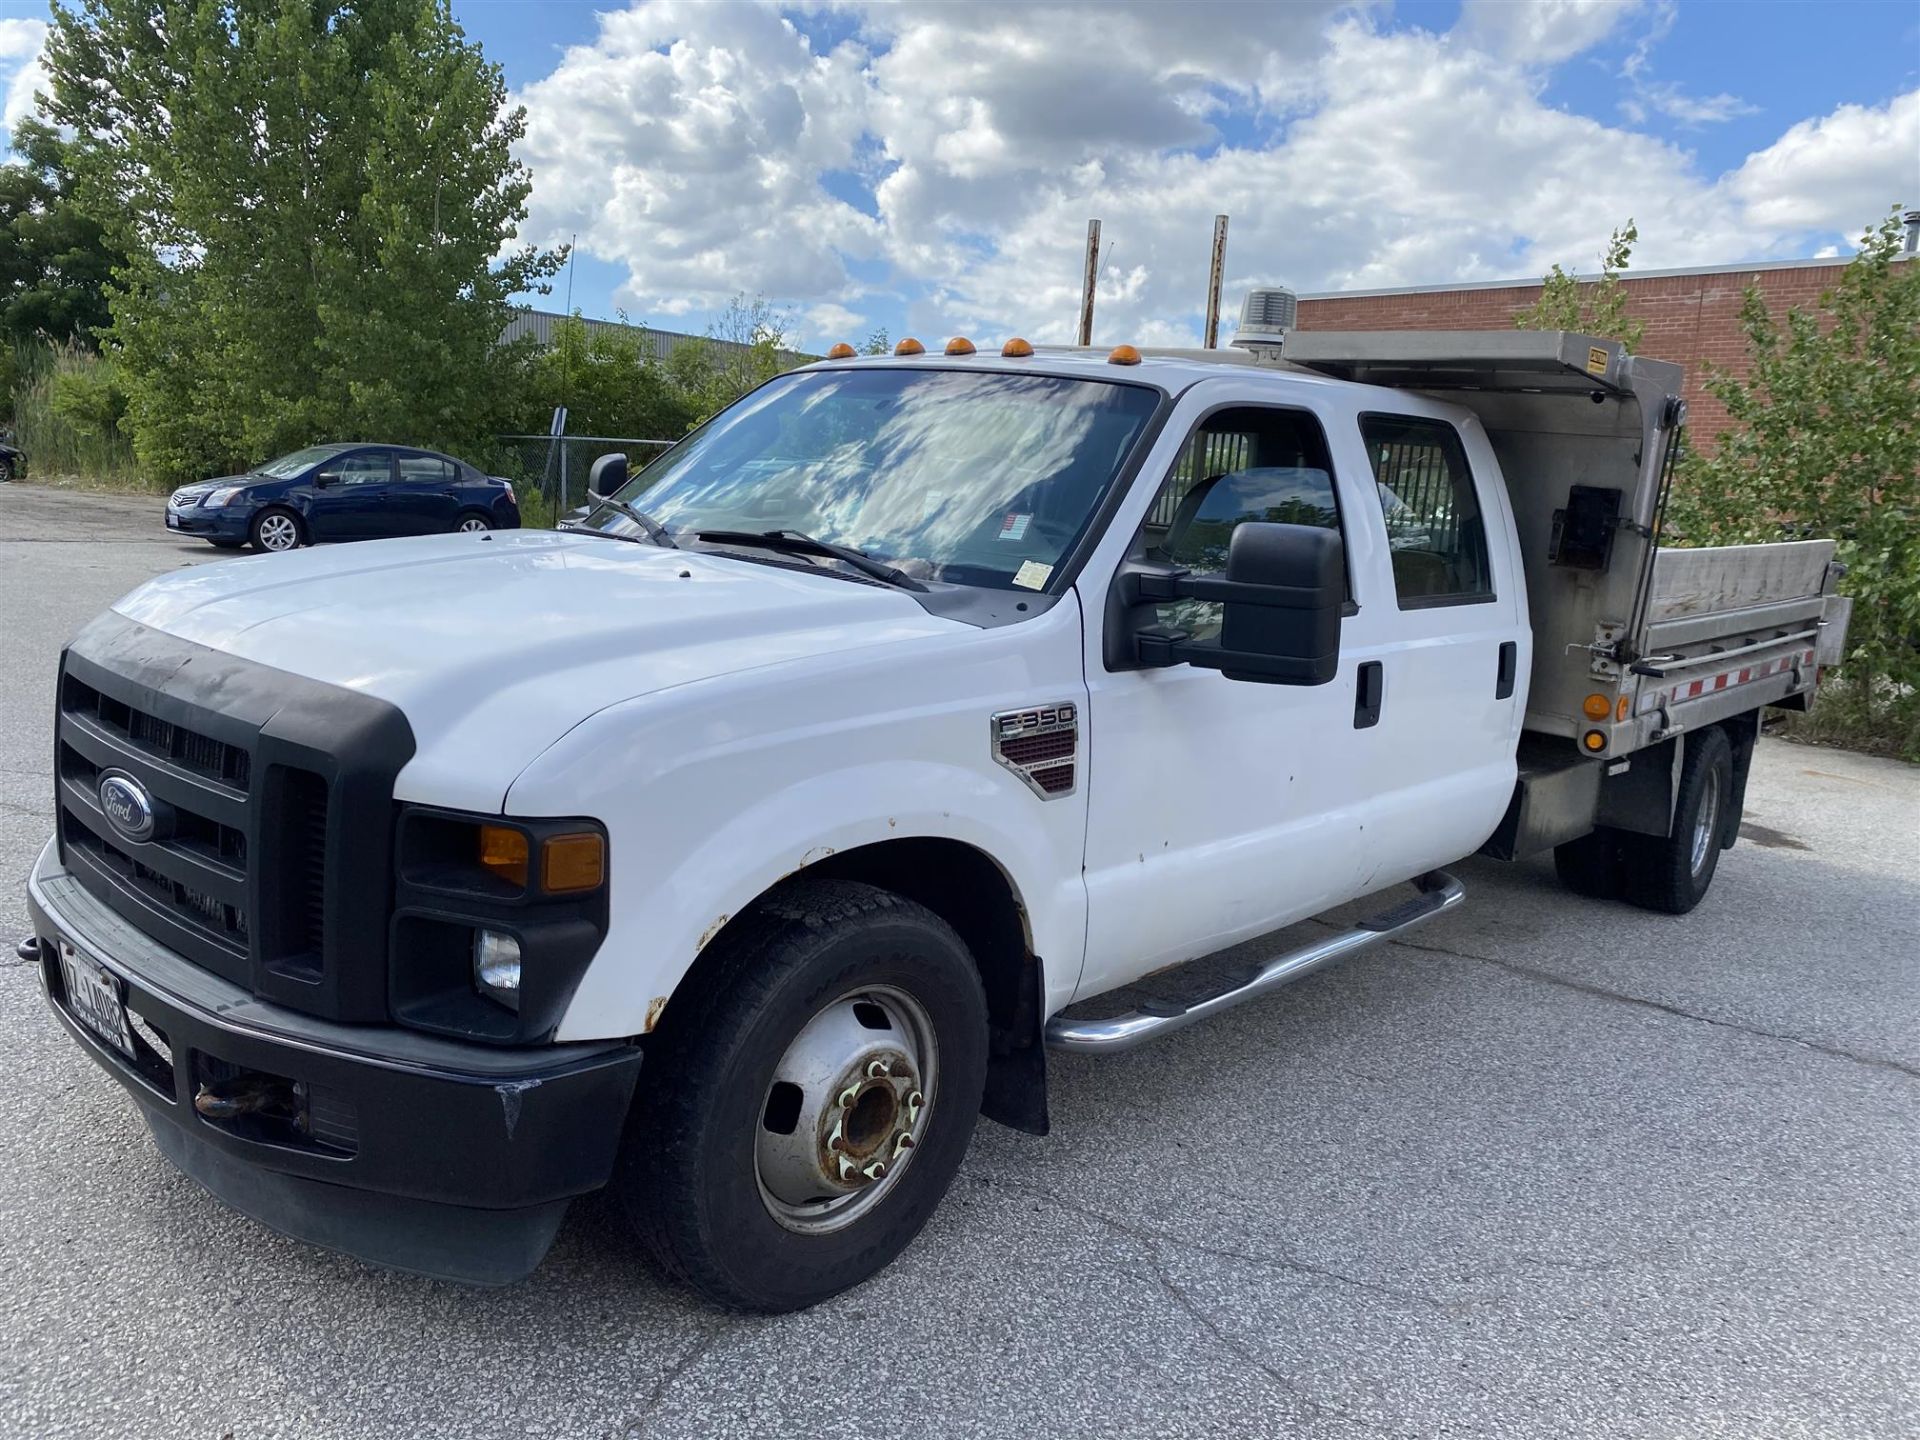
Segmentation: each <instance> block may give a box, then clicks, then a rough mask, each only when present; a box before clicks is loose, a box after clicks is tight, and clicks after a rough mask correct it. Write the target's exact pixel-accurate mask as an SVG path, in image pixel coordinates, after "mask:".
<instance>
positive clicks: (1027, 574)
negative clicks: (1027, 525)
mask: <svg viewBox="0 0 1920 1440" xmlns="http://www.w3.org/2000/svg"><path fill="white" fill-rule="evenodd" d="M1020 518H1021V519H1022V520H1024V519H1026V518H1027V517H1026V516H1024V515H1022V516H1021V517H1020ZM1051 574H1053V566H1051V565H1042V564H1041V563H1040V562H1039V561H1038V560H1023V561H1021V562H1020V568H1019V569H1018V570H1016V571H1014V572H1013V583H1014V584H1016V585H1018V586H1019V587H1020V588H1021V589H1022V590H1044V589H1046V588H1047V577H1048V576H1049V575H1051Z"/></svg>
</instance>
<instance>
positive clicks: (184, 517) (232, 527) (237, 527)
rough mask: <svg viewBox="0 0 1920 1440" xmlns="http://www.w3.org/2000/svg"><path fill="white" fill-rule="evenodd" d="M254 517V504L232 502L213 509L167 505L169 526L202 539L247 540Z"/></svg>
mask: <svg viewBox="0 0 1920 1440" xmlns="http://www.w3.org/2000/svg"><path fill="white" fill-rule="evenodd" d="M252 519H253V508H252V507H251V506H249V507H247V508H246V509H244V510H243V509H236V508H235V507H233V506H231V505H222V506H221V507H220V508H219V509H217V510H209V509H206V508H205V507H204V506H200V505H188V506H185V507H183V508H180V509H175V508H174V507H173V506H171V505H169V506H168V507H167V529H169V530H170V531H172V532H173V533H174V534H176V535H191V536H193V537H194V538H195V539H199V540H244V539H246V538H247V525H248V523H249V522H250V521H251V520H252Z"/></svg>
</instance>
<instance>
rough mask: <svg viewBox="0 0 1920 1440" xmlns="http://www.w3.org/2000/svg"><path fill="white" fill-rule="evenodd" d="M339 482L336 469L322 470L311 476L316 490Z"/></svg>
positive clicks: (338, 474)
mask: <svg viewBox="0 0 1920 1440" xmlns="http://www.w3.org/2000/svg"><path fill="white" fill-rule="evenodd" d="M339 483H340V472H339V471H337V470H322V471H321V472H320V473H319V474H318V475H316V476H314V477H313V484H314V488H315V489H317V490H324V489H326V488H327V487H328V486H329V485H338V484H339Z"/></svg>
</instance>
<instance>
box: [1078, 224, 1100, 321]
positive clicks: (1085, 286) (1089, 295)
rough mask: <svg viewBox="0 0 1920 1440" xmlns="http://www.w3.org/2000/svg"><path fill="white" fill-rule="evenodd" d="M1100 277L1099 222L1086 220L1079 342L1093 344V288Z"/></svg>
mask: <svg viewBox="0 0 1920 1440" xmlns="http://www.w3.org/2000/svg"><path fill="white" fill-rule="evenodd" d="M1099 278H1100V222H1099V221H1098V220H1089V221H1088V222H1087V273H1086V277H1085V278H1084V279H1083V280H1082V281H1081V282H1080V343H1081V344H1082V345H1091V344H1093V288H1094V285H1095V283H1096V282H1097V281H1098V280H1099Z"/></svg>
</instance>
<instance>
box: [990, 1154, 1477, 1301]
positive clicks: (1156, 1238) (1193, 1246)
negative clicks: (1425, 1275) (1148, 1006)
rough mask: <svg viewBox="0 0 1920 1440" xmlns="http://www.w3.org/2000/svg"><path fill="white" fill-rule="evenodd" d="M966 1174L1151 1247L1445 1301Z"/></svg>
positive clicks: (1403, 1296) (998, 1179) (1031, 1187)
mask: <svg viewBox="0 0 1920 1440" xmlns="http://www.w3.org/2000/svg"><path fill="white" fill-rule="evenodd" d="M967 1178H968V1179H970V1180H972V1181H974V1182H975V1183H976V1184H980V1185H985V1186H988V1187H989V1188H991V1187H993V1186H996V1185H997V1186H1000V1187H1001V1188H1002V1189H1006V1190H1012V1191H1014V1192H1016V1193H1018V1194H1022V1195H1031V1196H1033V1197H1034V1198H1035V1199H1036V1200H1044V1201H1046V1202H1047V1203H1048V1204H1049V1205H1054V1206H1057V1207H1058V1208H1060V1209H1062V1210H1067V1211H1070V1212H1072V1213H1073V1214H1075V1215H1079V1216H1081V1217H1083V1218H1085V1219H1088V1220H1091V1221H1093V1222H1094V1223H1095V1224H1097V1225H1103V1226H1105V1227H1106V1228H1107V1229H1109V1230H1112V1231H1114V1232H1115V1233H1116V1234H1120V1235H1125V1236H1126V1237H1127V1238H1129V1239H1131V1240H1136V1241H1138V1242H1139V1243H1141V1244H1142V1245H1145V1246H1147V1247H1149V1248H1150V1249H1151V1248H1153V1247H1155V1246H1160V1245H1165V1246H1168V1247H1170V1248H1172V1249H1174V1250H1182V1251H1185V1252H1187V1253H1188V1254H1192V1255H1207V1256H1211V1257H1213V1258H1215V1259H1219V1260H1238V1261H1241V1262H1243V1263H1245V1264H1249V1265H1262V1266H1265V1267H1267V1268H1268V1269H1272V1270H1285V1271H1287V1272H1289V1273H1291V1274H1294V1275H1299V1276H1303V1277H1305V1278H1307V1279H1312V1280H1325V1281H1330V1282H1332V1283H1333V1284H1336V1285H1345V1286H1350V1287H1352V1288H1353V1289H1356V1290H1366V1291H1369V1292H1371V1293H1373V1294H1376V1295H1386V1296H1389V1297H1391V1298H1392V1299H1395V1300H1402V1301H1407V1302H1410V1303H1412V1304H1415V1305H1424V1306H1427V1307H1429V1308H1432V1309H1436V1310H1438V1309H1442V1308H1444V1302H1442V1301H1441V1300H1439V1299H1437V1298H1436V1297H1434V1296H1432V1295H1427V1294H1423V1293H1422V1292H1420V1291H1418V1290H1407V1289H1403V1288H1401V1287H1400V1286H1397V1285H1385V1284H1382V1283H1381V1282H1380V1281H1378V1280H1366V1279H1362V1278H1361V1277H1360V1276H1358V1275H1349V1274H1347V1273H1346V1272H1345V1271H1343V1270H1335V1269H1332V1268H1331V1267H1328V1266H1325V1265H1314V1264H1311V1263H1309V1262H1308V1261H1305V1260H1296V1259H1294V1258H1293V1257H1292V1256H1290V1255H1261V1254H1254V1253H1251V1252H1247V1251H1241V1250H1229V1249H1226V1248H1225V1247H1222V1246H1217V1245H1208V1244H1206V1243H1204V1242H1202V1241H1198V1240H1187V1239H1184V1238H1182V1237H1181V1236H1178V1235H1169V1234H1167V1233H1166V1232H1165V1231H1163V1230H1150V1229H1147V1228H1146V1227H1144V1226H1140V1225H1133V1224H1129V1223H1128V1222H1127V1221H1125V1220H1122V1219H1120V1218H1119V1217H1117V1216H1114V1215H1109V1214H1107V1213H1106V1212H1105V1211H1103V1210H1096V1209H1094V1208H1093V1207H1092V1206H1090V1205H1082V1204H1081V1203H1080V1202H1078V1201H1077V1200H1070V1199H1068V1198H1067V1197H1066V1196H1064V1195H1061V1194H1058V1193H1056V1192H1054V1191H1052V1190H1047V1189H1043V1188H1042V1187H1040V1186H1038V1185H1028V1184H1023V1183H1021V1182H1020V1181H1018V1180H1008V1179H1005V1178H1004V1177H1001V1176H997V1175H980V1174H968V1175H967Z"/></svg>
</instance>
